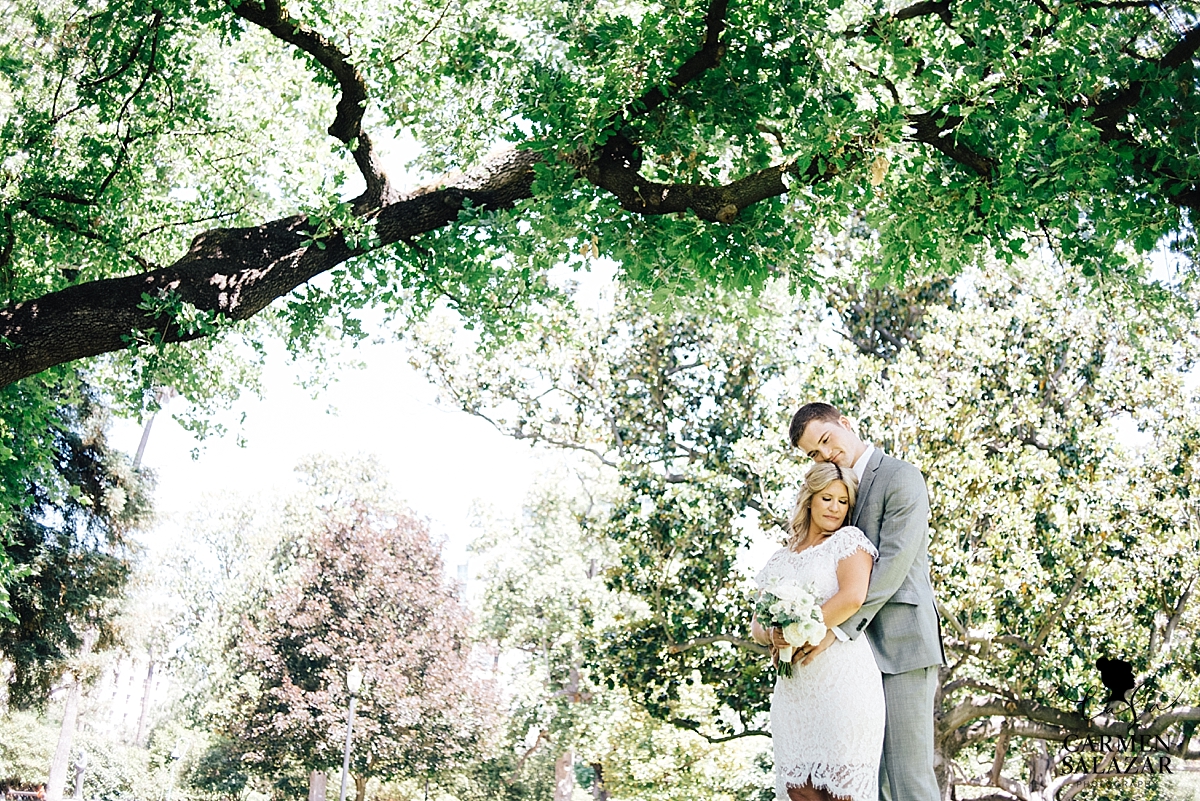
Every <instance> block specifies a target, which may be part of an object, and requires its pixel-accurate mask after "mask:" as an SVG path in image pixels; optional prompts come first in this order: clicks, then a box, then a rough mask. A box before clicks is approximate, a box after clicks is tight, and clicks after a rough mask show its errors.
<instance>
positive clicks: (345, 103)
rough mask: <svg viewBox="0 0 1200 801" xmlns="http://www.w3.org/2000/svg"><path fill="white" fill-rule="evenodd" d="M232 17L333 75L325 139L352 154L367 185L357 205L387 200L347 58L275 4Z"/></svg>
mask: <svg viewBox="0 0 1200 801" xmlns="http://www.w3.org/2000/svg"><path fill="white" fill-rule="evenodd" d="M233 11H234V13H235V14H237V15H238V16H239V17H241V18H242V19H244V20H246V21H247V22H252V23H254V24H255V25H258V26H259V27H261V28H263V29H264V30H266V31H267V32H268V33H270V34H271V35H272V36H274V37H275V38H277V39H279V40H281V41H284V42H287V43H288V44H290V45H292V46H294V47H297V48H299V49H300V50H303V51H304V52H305V53H308V54H309V55H310V56H312V57H313V59H314V60H316V62H317V63H318V64H320V65H321V66H322V67H324V68H325V69H327V70H329V72H330V73H331V74H332V75H333V77H334V78H335V79H336V80H337V82H338V87H339V88H340V89H341V91H342V96H341V97H340V98H339V99H338V104H337V115H336V116H335V117H334V120H333V122H332V123H331V124H330V126H329V135H330V136H332V137H334V138H335V139H337V140H338V141H340V142H343V143H344V144H347V145H351V146H352V147H353V150H354V162H355V164H357V165H358V169H359V172H361V173H362V176H363V179H364V180H365V181H366V182H367V189H366V192H364V193H363V196H362V198H360V199H359V203H360V204H362V205H364V206H373V205H377V204H379V203H381V202H385V201H386V200H388V195H389V193H390V192H391V188H390V184H389V182H388V179H387V175H386V174H385V173H384V171H383V165H382V163H381V162H380V160H379V156H378V154H377V153H376V152H375V148H374V145H373V144H372V143H371V138H370V137H369V136H368V135H367V133H366V132H365V131H364V130H363V129H362V119H363V114H364V113H365V111H366V105H367V83H366V81H365V80H363V76H362V74H361V73H360V72H359V71H358V68H357V67H355V66H354V65H353V64H352V63H350V57H349V56H348V55H347V54H346V53H343V52H342V51H341V50H340V49H339V48H338V47H337V46H336V45H334V44H333V43H332V42H330V41H329V40H328V39H326V38H325V37H324V36H322V35H321V34H320V33H317V32H316V31H314V30H312V29H311V28H309V27H307V26H305V25H303V24H302V23H300V22H299V21H297V20H296V19H294V18H293V17H292V16H291V15H290V14H288V12H287V9H285V8H284V7H283V5H282V4H281V3H280V2H279V0H262V5H258V4H256V2H255V0H245V1H244V2H242V3H240V4H238V5H235V6H234V9H233Z"/></svg>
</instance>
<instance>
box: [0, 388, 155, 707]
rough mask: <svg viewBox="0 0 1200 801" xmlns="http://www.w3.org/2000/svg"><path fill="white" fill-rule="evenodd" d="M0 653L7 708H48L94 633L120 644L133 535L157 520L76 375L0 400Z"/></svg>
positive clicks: (102, 642) (141, 478) (146, 483)
mask: <svg viewBox="0 0 1200 801" xmlns="http://www.w3.org/2000/svg"><path fill="white" fill-rule="evenodd" d="M0 393H3V394H4V395H6V396H7V397H6V400H5V403H4V405H3V410H2V411H0V431H9V432H11V431H13V430H14V429H15V430H17V431H20V432H21V433H22V436H21V437H19V438H14V439H12V440H9V441H8V442H7V443H5V444H4V445H0V453H3V455H4V456H6V457H7V458H4V459H3V460H0V472H2V473H3V479H4V480H3V482H2V486H3V490H2V491H0V492H2V497H0V501H2V505H0V541H2V542H3V543H4V551H5V556H4V557H3V558H4V559H7V560H8V562H7V568H5V567H4V564H3V562H0V571H3V570H4V569H7V571H8V577H7V579H6V580H3V581H0V654H2V655H3V656H4V658H5V659H6V660H7V661H8V662H9V663H10V664H11V672H10V673H8V674H7V675H6V682H5V684H6V690H7V700H8V703H10V704H13V705H15V706H18V707H27V706H31V705H35V706H37V705H42V704H44V703H45V701H46V698H47V695H48V694H49V691H50V688H51V687H52V686H53V685H54V684H55V683H56V682H57V681H58V679H59V678H60V677H61V676H62V674H63V671H64V670H65V669H66V665H67V662H68V660H69V659H70V658H71V657H72V656H73V655H74V654H76V653H77V652H78V651H79V649H80V646H81V644H82V637H83V635H84V632H85V631H89V630H91V631H94V632H95V636H96V643H95V646H96V648H97V649H98V650H102V649H104V648H107V647H109V646H110V645H111V644H112V643H113V641H114V634H115V630H114V622H115V618H116V614H117V611H118V606H119V605H118V600H119V598H120V595H121V593H122V591H123V589H124V587H125V585H126V582H127V580H128V578H129V575H130V571H131V569H132V559H133V554H134V552H135V548H136V546H135V544H134V542H133V540H132V539H131V534H132V533H133V531H134V529H135V528H136V527H138V526H140V525H144V524H146V523H147V522H148V521H149V516H150V500H149V489H150V478H149V476H148V475H146V474H144V473H138V472H135V471H134V470H133V469H132V467H131V465H130V463H129V460H128V458H127V457H126V456H125V455H124V454H122V453H119V452H117V451H114V450H113V449H112V448H111V447H109V445H108V442H107V440H106V439H105V431H106V429H107V427H108V418H107V412H106V410H105V409H104V407H103V406H102V405H101V404H100V402H99V400H98V399H97V397H96V394H95V390H94V388H92V387H90V386H89V385H87V384H86V383H84V382H82V381H80V380H79V379H78V377H77V376H76V375H74V374H73V373H68V372H65V371H56V372H55V373H53V374H47V375H46V376H45V377H43V378H42V379H41V380H34V381H27V382H23V383H21V384H19V385H13V386H10V387H6V388H5V389H3V390H0Z"/></svg>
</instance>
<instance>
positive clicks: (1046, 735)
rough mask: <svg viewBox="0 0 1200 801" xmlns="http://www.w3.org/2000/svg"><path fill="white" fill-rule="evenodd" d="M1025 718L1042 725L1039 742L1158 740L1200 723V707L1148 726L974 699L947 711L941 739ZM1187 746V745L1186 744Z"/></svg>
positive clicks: (1172, 713)
mask: <svg viewBox="0 0 1200 801" xmlns="http://www.w3.org/2000/svg"><path fill="white" fill-rule="evenodd" d="M990 717H997V718H1010V719H1023V720H1026V721H1029V722H1030V723H1033V724H1041V725H1042V726H1043V727H1044V728H1041V729H1040V734H1039V735H1038V736H1039V739H1043V740H1057V741H1063V740H1065V739H1067V738H1068V737H1074V736H1079V735H1096V736H1109V737H1128V736H1130V735H1132V734H1138V735H1145V736H1147V737H1157V736H1158V735H1160V734H1162V733H1163V732H1165V731H1166V730H1167V729H1169V728H1170V727H1171V726H1173V725H1175V724H1176V723H1180V722H1182V721H1187V720H1200V707H1176V708H1174V709H1170V710H1168V711H1166V712H1163V713H1161V714H1159V715H1156V716H1155V717H1154V718H1153V719H1152V720H1150V721H1149V722H1148V723H1147V724H1145V725H1138V724H1136V723H1129V722H1126V721H1123V720H1119V719H1117V718H1115V717H1112V716H1109V715H1101V716H1096V717H1091V718H1085V717H1084V716H1083V715H1080V714H1078V713H1075V712H1066V711H1063V710H1061V709H1055V708H1054V707H1050V706H1043V705H1041V704H1038V703H1035V702H1033V701H1029V700H1026V699H1011V698H973V699H970V700H967V701H964V702H962V703H960V704H958V705H957V706H955V707H953V708H951V709H949V710H947V711H946V712H944V713H943V714H942V716H941V718H940V719H939V720H938V722H937V728H938V731H939V732H940V733H941V736H942V737H943V738H944V739H945V738H950V737H952V736H953V733H954V732H956V731H958V730H960V729H962V728H963V727H965V726H968V725H969V724H970V723H971V722H973V721H976V720H980V719H981V718H990ZM1184 745H1186V744H1184Z"/></svg>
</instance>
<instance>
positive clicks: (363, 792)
mask: <svg viewBox="0 0 1200 801" xmlns="http://www.w3.org/2000/svg"><path fill="white" fill-rule="evenodd" d="M354 801H367V777H366V776H355V777H354Z"/></svg>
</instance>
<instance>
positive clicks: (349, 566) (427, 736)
mask: <svg viewBox="0 0 1200 801" xmlns="http://www.w3.org/2000/svg"><path fill="white" fill-rule="evenodd" d="M306 485H307V486H306V487H305V489H304V490H303V491H302V492H300V493H297V495H296V496H295V497H293V498H292V499H291V503H290V504H288V505H287V506H286V507H285V508H284V510H283V511H282V513H281V514H279V515H277V516H275V519H276V520H277V521H279V523H278V524H277V527H276V529H275V532H276V536H275V538H274V539H275V542H276V545H275V547H274V553H273V557H272V559H271V561H270V564H269V569H268V570H265V571H261V572H260V573H259V575H258V576H257V577H249V581H247V582H246V583H242V584H241V586H242V587H249V588H251V589H254V588H257V590H256V591H254V592H253V593H252V594H250V595H249V597H246V596H243V597H242V598H241V599H240V614H238V615H236V616H235V615H229V614H228V611H229V610H228V609H227V610H226V612H225V614H224V616H223V617H224V620H223V623H222V625H220V626H217V627H216V628H217V630H219V632H220V638H221V644H222V646H223V655H222V656H221V658H220V660H219V664H218V665H215V666H213V667H214V668H215V669H211V670H210V672H211V673H212V674H213V677H212V679H211V681H210V683H209V685H208V687H206V688H205V689H204V693H203V694H205V695H208V696H209V698H208V700H207V701H199V704H204V705H203V706H199V704H198V707H199V710H200V711H201V712H202V714H204V716H205V717H206V718H207V721H201V722H202V723H207V724H208V725H210V726H212V727H213V728H214V730H215V733H216V734H217V735H218V742H215V743H214V748H215V749H216V750H219V751H221V752H227V753H228V752H232V753H234V754H237V755H239V756H240V760H241V762H242V763H243V765H244V766H245V767H246V769H248V770H249V771H250V772H251V773H253V774H256V775H258V776H260V777H263V778H266V779H269V780H271V781H274V782H276V783H277V785H278V786H279V787H280V788H281V789H283V790H284V791H285V792H287V791H289V789H288V788H293V789H294V788H295V787H296V786H301V787H302V786H303V783H304V782H305V781H306V780H307V778H308V776H309V774H310V772H312V771H314V770H318V771H319V770H325V769H330V768H334V767H340V765H341V759H342V749H343V745H344V742H345V734H346V716H347V706H348V702H349V696H348V690H347V689H346V674H347V672H348V671H349V669H350V668H351V666H352V665H358V666H359V667H360V669H361V670H362V671H363V672H364V674H365V675H366V677H367V680H366V683H365V685H364V688H363V690H362V692H361V697H360V702H359V704H358V707H357V709H356V713H355V727H354V731H355V734H354V742H355V749H354V758H353V761H352V765H351V770H352V773H353V775H354V778H355V781H356V783H357V786H358V797H359V798H360V799H361V798H363V797H364V795H363V793H364V791H365V787H366V783H367V781H368V780H369V779H370V778H372V777H383V778H388V777H401V776H410V775H423V774H425V773H432V774H434V775H437V774H439V773H441V772H444V771H447V770H450V769H453V768H455V767H456V766H458V765H460V764H461V763H462V762H463V761H464V760H465V759H466V758H467V757H468V756H471V755H473V754H474V753H475V752H476V751H477V749H478V748H479V747H480V745H481V744H482V743H484V742H486V741H487V738H488V737H489V733H490V731H491V729H492V727H493V720H492V716H493V709H492V704H493V701H492V698H491V694H490V693H491V688H490V684H489V682H488V681H487V680H486V679H485V678H482V677H481V676H480V675H479V672H478V670H477V669H476V668H475V667H473V666H472V664H471V662H470V661H469V659H468V656H469V650H470V647H469V646H470V644H469V641H468V639H467V623H468V618H467V614H466V611H465V608H464V606H463V604H462V602H461V601H460V600H459V598H458V595H457V589H456V588H455V587H454V586H453V585H452V584H451V583H450V582H448V581H447V579H446V578H445V576H444V572H443V566H442V562H441V556H440V551H439V548H438V546H437V544H436V543H435V542H434V541H433V540H432V539H431V537H430V534H429V530H428V528H427V526H426V525H425V524H424V523H423V522H421V521H420V520H418V519H416V518H415V517H414V516H413V514H412V513H411V512H409V511H408V510H405V509H402V508H400V507H398V506H397V505H396V504H395V503H394V502H391V503H389V502H387V501H383V500H381V499H383V498H386V497H387V493H388V490H387V488H386V486H385V484H384V482H383V480H382V478H381V476H380V475H379V473H378V469H377V468H375V467H373V466H371V465H370V464H369V463H365V462H354V461H351V462H347V463H337V462H333V461H316V462H314V463H313V464H311V465H310V466H309V468H308V472H307V478H306ZM265 519H266V520H268V521H269V520H271V519H272V516H271V515H268V516H266V518H265ZM240 536H241V537H242V538H243V539H246V537H245V535H244V534H243V535H240ZM238 583H240V582H239V581H238V580H237V579H235V580H234V585H235V586H236V584H238ZM234 608H235V609H236V608H237V607H236V606H235V607H234ZM210 630H211V629H210ZM209 661H210V662H211V661H212V660H209ZM197 667H199V665H197ZM221 738H224V739H221ZM209 754H210V756H209V757H205V760H207V761H208V762H211V761H212V759H213V758H215V757H216V752H215V751H214V750H213V749H210V751H209ZM226 761H227V760H226ZM205 764H207V763H205ZM201 767H203V765H199V764H198V765H197V766H196V770H195V771H193V778H192V781H193V783H201V784H203V785H204V786H206V787H210V789H211V790H212V791H218V792H222V793H226V792H231V790H230V789H229V787H228V786H226V785H228V782H225V783H224V784H222V783H221V782H216V783H214V782H213V781H208V780H203V777H202V776H201V775H200V773H202V772H203V771H200V768H201ZM205 781H207V784H205Z"/></svg>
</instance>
